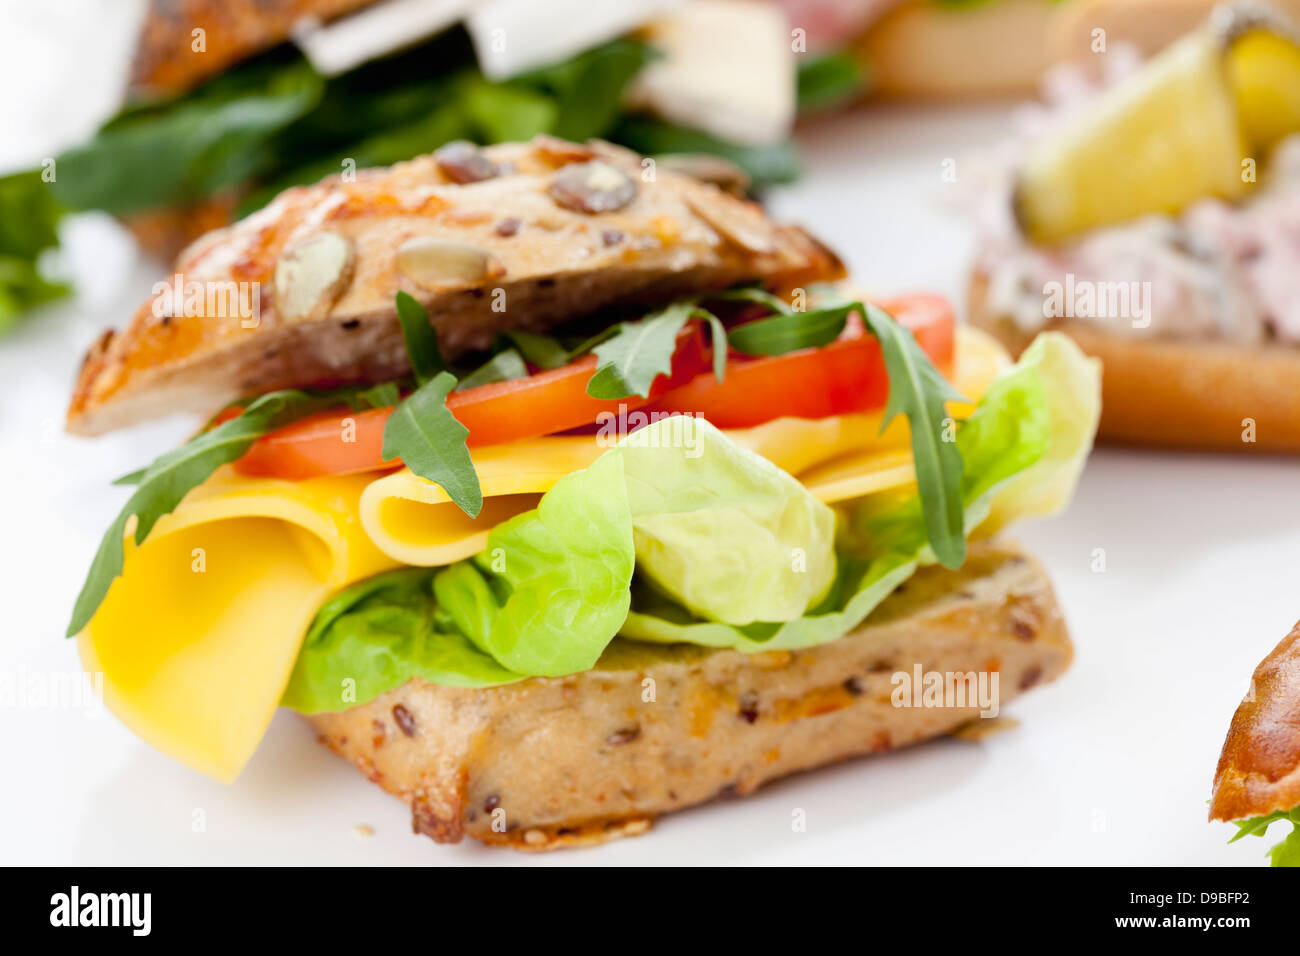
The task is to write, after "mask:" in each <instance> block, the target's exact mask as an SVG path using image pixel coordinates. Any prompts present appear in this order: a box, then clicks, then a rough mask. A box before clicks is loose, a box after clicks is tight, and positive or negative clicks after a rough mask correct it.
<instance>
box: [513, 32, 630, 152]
mask: <svg viewBox="0 0 1300 956" xmlns="http://www.w3.org/2000/svg"><path fill="white" fill-rule="evenodd" d="M655 56H656V52H655V51H654V50H653V49H651V48H650V47H649V46H647V45H646V44H644V43H638V42H636V41H635V40H626V39H620V40H614V41H613V42H611V43H607V44H605V45H604V46H599V47H596V48H595V49H593V50H587V51H585V52H583V53H579V54H578V55H577V56H575V57H574V58H573V59H571V60H566V61H564V62H563V63H558V64H556V65H554V66H547V67H543V68H541V69H538V70H533V71H531V72H529V73H525V74H524V75H522V76H520V77H518V78H516V80H514V81H512V82H513V83H517V84H526V85H529V86H533V87H536V88H537V89H539V90H542V91H544V92H546V93H549V94H550V95H551V96H552V97H554V98H555V100H556V106H557V110H556V115H555V120H554V124H553V125H552V127H551V129H550V133H551V135H552V136H558V137H560V138H561V139H567V140H571V141H572V142H575V143H581V142H585V141H586V140H589V139H592V138H595V137H601V136H605V135H607V134H608V133H609V131H610V129H611V128H612V127H613V126H614V124H615V123H616V122H617V121H618V118H619V116H620V115H621V114H622V112H623V103H624V93H625V91H626V89H627V87H628V85H629V84H630V83H631V82H632V79H633V78H634V77H635V76H636V75H637V74H638V73H640V72H641V70H642V69H643V68H644V67H645V66H646V64H648V63H649V62H650V61H651V60H652V59H654V58H655Z"/></svg>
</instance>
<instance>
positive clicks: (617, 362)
mask: <svg viewBox="0 0 1300 956" xmlns="http://www.w3.org/2000/svg"><path fill="white" fill-rule="evenodd" d="M696 308H697V307H696V305H695V303H694V302H693V301H685V302H674V303H673V304H672V305H670V306H668V307H667V308H666V309H663V310H661V311H659V312H654V313H651V314H650V315H648V316H646V317H645V318H643V319H640V320H639V321H636V322H624V323H622V324H621V325H619V326H618V332H617V333H616V334H615V335H614V336H613V337H611V338H609V339H606V340H605V341H604V342H602V343H600V344H599V345H597V346H596V348H595V350H594V351H595V353H596V357H597V359H598V360H599V362H598V364H597V366H596V374H595V375H593V376H592V377H591V381H589V382H588V383H587V394H588V395H590V396H591V397H592V398H603V399H611V400H612V399H619V398H627V397H628V396H629V395H640V396H641V397H642V398H646V397H648V396H649V395H650V386H651V384H652V383H653V382H654V380H655V379H656V378H658V377H659V376H660V375H665V374H667V373H669V372H671V371H672V367H673V352H674V351H676V349H677V333H678V332H680V331H681V330H682V326H684V325H685V324H686V322H687V320H688V319H690V318H691V316H692V315H694V314H695V311H696Z"/></svg>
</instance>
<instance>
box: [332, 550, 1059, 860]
mask: <svg viewBox="0 0 1300 956" xmlns="http://www.w3.org/2000/svg"><path fill="white" fill-rule="evenodd" d="M1071 655H1072V649H1071V646H1070V642H1069V638H1068V636H1067V634H1066V628H1065V623H1064V621H1063V619H1062V616H1061V612H1060V609H1059V607H1058V606H1057V603H1056V598H1055V596H1054V594H1053V593H1052V588H1051V584H1050V582H1049V581H1048V579H1047V576H1046V574H1045V572H1044V571H1043V569H1042V567H1041V566H1040V565H1039V564H1038V563H1037V562H1036V561H1034V560H1033V559H1032V558H1030V557H1028V556H1027V555H1025V554H1024V553H1023V552H1021V551H1020V550H1019V549H1018V548H1017V547H1016V546H1015V545H1013V544H1010V543H1008V542H1006V541H1002V540H993V541H988V542H982V543H979V544H976V545H974V546H972V548H971V551H970V555H969V557H968V558H967V560H966V563H965V565H964V566H963V567H962V568H961V569H960V570H959V571H947V570H944V569H942V568H937V567H936V568H926V569H923V570H921V571H919V572H918V573H917V574H916V575H914V576H913V577H912V578H911V579H910V580H908V581H907V582H906V583H905V584H903V585H901V586H900V587H899V588H898V589H897V591H896V592H895V593H894V594H893V595H891V596H890V597H889V598H888V599H887V600H886V601H885V602H884V603H883V604H881V606H880V607H879V608H877V610H876V611H875V612H874V613H873V614H872V615H871V616H870V617H869V618H868V620H867V621H866V622H865V623H864V624H863V625H862V626H861V627H860V628H858V629H857V630H856V631H854V632H853V633H852V634H850V635H848V636H846V637H843V638H841V639H839V640H836V641H832V642H830V643H828V644H823V645H820V646H817V647H813V648H809V649H806V650H800V651H794V652H790V651H772V652H766V653H761V654H756V655H747V654H742V653H739V652H736V651H721V650H709V649H706V648H701V647H693V646H687V645H674V646H664V647H660V646H655V645H647V644H636V643H632V642H629V641H615V643H614V644H612V645H611V646H610V648H609V649H608V650H607V651H606V653H605V655H604V656H603V657H602V658H601V660H600V662H599V663H598V664H597V665H596V667H595V668H593V669H592V670H590V671H588V672H586V673H583V674H576V675H573V676H571V677H563V678H532V679H529V680H526V681H523V682H521V683H519V684H513V685H508V686H504V687H496V688H489V689H484V690H465V689H458V688H451V687H438V686H434V685H431V684H426V683H423V682H422V681H419V680H414V681H411V682H410V683H408V684H405V685H404V686H402V687H399V688H397V689H396V690H393V691H390V692H389V693H387V694H384V695H383V696H381V697H379V698H376V699H375V700H373V701H371V702H369V703H367V704H364V705H361V706H358V707H354V708H352V709H351V710H347V711H343V712H342V713H338V714H318V715H315V716H313V717H310V718H309V719H310V721H311V722H312V724H313V725H314V726H315V728H316V729H317V731H319V733H320V739H321V741H322V742H323V743H324V744H326V745H327V746H328V747H330V748H331V749H332V750H334V751H335V752H336V753H338V754H339V755H341V756H343V757H347V758H348V759H349V760H351V761H352V762H353V763H355V764H356V765H357V767H358V769H360V770H361V772H362V773H363V774H365V775H366V777H368V778H369V779H370V780H372V781H373V782H375V783H377V784H379V785H380V786H381V787H383V788H384V789H385V790H387V791H388V792H390V793H392V794H395V795H396V796H398V797H400V798H401V799H402V800H403V801H404V802H405V803H406V804H407V805H408V806H409V807H410V808H411V813H412V825H413V827H414V829H415V831H416V832H419V833H424V834H427V835H428V836H430V837H432V838H433V839H434V840H436V841H438V842H439V843H455V842H458V841H460V840H461V839H462V838H463V837H465V836H471V837H474V838H475V839H478V840H482V841H483V842H485V843H491V844H502V845H507V846H512V847H515V848H518V849H525V850H546V849H555V848H559V847H566V846H574V845H583V844H592V843H601V842H604V841H606V840H610V839H613V838H615V837H620V836H628V835H632V834H636V833H640V832H644V831H645V830H646V829H648V828H649V826H650V823H651V821H653V819H654V818H655V817H657V816H658V815H660V814H663V813H668V812H670V811H673V810H679V809H681V808H683V807H688V806H691V805H692V804H697V803H702V802H704V801H707V800H711V799H713V798H715V797H718V796H726V795H732V794H747V793H750V792H752V791H753V790H755V789H756V788H757V787H758V786H760V785H761V784H763V783H765V782H767V781H769V780H774V779H776V778H778V777H782V776H785V775H787V774H791V773H795V772H798V771H801V770H807V769H810V768H813V767H819V766H822V765H824V764H828V763H833V762H835V761H838V760H843V759H845V758H848V757H853V756H857V755H860V754H868V753H881V752H884V751H887V750H894V749H896V748H899V747H904V746H907V745H908V744H913V743H916V742H918V741H921V740H925V739H927V738H930V737H935V736H938V735H940V734H946V733H949V732H950V731H953V730H955V729H956V728H958V727H960V726H962V725H963V724H965V723H967V722H969V721H971V720H972V719H978V718H979V714H980V706H979V705H978V703H975V702H973V701H971V700H969V699H967V700H966V703H967V706H947V707H896V706H894V704H893V702H892V695H893V692H894V687H895V685H894V680H893V678H894V675H895V674H899V673H906V674H907V675H908V676H909V677H911V676H913V675H914V667H915V666H917V665H919V666H920V667H921V669H922V671H923V672H924V673H930V672H938V673H941V674H949V673H951V674H961V675H966V674H978V673H979V672H984V673H985V674H993V673H996V675H997V680H998V686H997V691H998V693H997V700H998V703H999V704H1002V705H1004V704H1005V703H1006V702H1007V701H1009V700H1011V699H1012V698H1014V697H1016V696H1018V695H1019V694H1020V693H1022V692H1023V691H1026V690H1028V689H1029V688H1031V687H1034V686H1035V685H1037V684H1040V683H1043V682H1046V681H1050V680H1053V679H1054V678H1056V677H1057V676H1059V675H1060V674H1061V673H1062V672H1063V671H1064V670H1065V669H1066V667H1067V666H1068V665H1069V662H1070V659H1071ZM988 686H990V687H991V686H992V685H991V683H990V684H989V685H988ZM949 703H952V704H956V703H960V701H958V700H956V699H953V700H950V701H949ZM494 824H495V827H494Z"/></svg>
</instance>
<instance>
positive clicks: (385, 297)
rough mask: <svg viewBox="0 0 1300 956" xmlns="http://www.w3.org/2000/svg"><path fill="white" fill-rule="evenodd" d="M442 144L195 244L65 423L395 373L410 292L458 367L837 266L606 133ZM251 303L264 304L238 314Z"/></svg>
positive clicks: (79, 428) (86, 373)
mask: <svg viewBox="0 0 1300 956" xmlns="http://www.w3.org/2000/svg"><path fill="white" fill-rule="evenodd" d="M447 150H448V148H447V147H444V150H440V151H439V153H436V154H434V155H432V156H423V157H419V158H417V159H414V160H412V161H410V162H407V163H400V164H398V165H396V166H393V167H391V168H386V169H374V170H363V171H360V172H355V173H353V174H351V176H345V175H343V174H341V175H339V176H334V177H330V178H329V179H326V180H324V181H322V182H320V183H318V184H316V185H314V186H305V187H296V188H294V189H290V190H288V191H286V192H284V193H282V194H281V195H280V196H279V197H278V198H277V199H276V200H274V201H273V202H272V203H271V204H270V205H268V206H267V207H265V208H264V209H262V210H260V211H259V212H257V213H254V214H253V215H251V216H249V217H248V218H246V219H244V220H241V221H240V222H237V223H235V224H233V225H231V226H229V227H226V228H224V229H218V230H215V231H213V232H211V233H208V234H207V235H206V236H204V237H202V238H201V239H199V240H198V241H196V242H195V243H193V244H192V245H191V246H190V247H189V248H188V249H186V250H185V251H184V252H183V253H182V254H181V256H180V258H179V259H178V261H177V264H176V268H175V275H174V276H173V277H172V281H171V282H170V283H159V284H158V285H157V286H156V287H155V294H154V295H153V296H152V297H151V298H150V299H149V301H147V302H145V303H144V304H143V305H142V306H141V307H140V309H139V310H138V311H137V313H136V315H135V317H134V319H133V320H132V321H131V323H130V325H129V326H127V328H126V329H125V330H124V331H122V332H121V333H119V334H113V333H111V332H110V333H107V334H106V335H105V337H104V338H103V339H101V340H100V341H99V342H98V343H97V344H96V345H95V346H94V347H93V348H92V349H91V351H90V353H89V354H88V355H87V357H86V360H85V362H84V363H83V366H82V369H81V373H80V377H79V381H78V383H77V386H76V390H75V393H74V395H73V399H72V404H71V407H70V408H69V410H68V428H69V430H70V431H72V432H74V433H77V434H98V433H101V432H104V431H106V430H109V429H111V428H115V427H120V426H122V425H126V424H131V423H133V422H135V421H138V420H141V419H144V418H149V417H154V416H157V415H161V414H166V413H170V412H173V411H189V410H193V411H200V412H211V411H215V410H216V409H219V408H220V407H222V406H223V405H225V404H226V403H228V402H230V401H233V400H235V399H236V398H239V397H241V396H244V395H249V394H256V393H258V392H264V391H269V390H272V389H277V388H286V387H301V386H308V385H329V384H340V383H344V382H362V381H380V380H385V379H389V378H392V377H394V376H397V375H400V374H402V373H404V372H405V371H406V370H407V367H408V363H407V358H406V350H405V346H404V344H403V340H402V335H401V328H400V325H399V323H398V321H397V317H396V311H395V308H394V297H395V295H396V293H398V292H401V291H404V292H408V293H410V294H411V295H413V296H414V297H415V298H417V299H418V300H420V301H421V302H422V303H423V304H424V305H425V306H426V307H427V308H428V309H429V312H430V314H431V317H432V321H433V324H434V326H435V328H436V329H437V331H438V335H439V342H440V344H441V346H442V348H443V351H444V353H445V354H447V355H448V356H450V357H453V358H454V357H455V356H456V355H458V354H462V353H464V352H466V351H470V350H473V349H481V348H485V347H487V346H488V345H489V344H490V343H491V341H492V339H493V337H494V336H495V335H496V334H497V333H498V332H499V331H501V330H503V329H507V328H509V329H524V330H531V331H544V330H546V329H548V328H550V327H552V326H554V325H555V324H556V323H558V322H560V321H563V320H566V319H570V318H574V317H578V316H582V315H585V314H589V313H592V312H595V311H597V310H599V309H603V308H607V307H640V306H653V305H655V304H659V303H663V302H665V301H668V300H670V299H672V298H674V297H679V296H681V295H683V294H687V293H692V292H697V291H703V290H707V289H717V288H723V287H726V286H730V285H734V284H736V283H739V282H750V281H759V282H762V283H764V284H765V285H767V286H769V287H773V288H791V287H797V286H802V285H806V284H807V283H810V282H819V281H830V280H834V279H837V278H840V277H842V276H843V274H844V269H843V266H842V264H841V263H840V262H839V260H838V259H837V258H836V257H835V256H834V254H832V253H831V252H829V251H828V250H827V249H826V248H825V247H824V246H822V245H821V244H819V243H818V242H817V241H815V240H814V239H812V238H810V237H809V236H808V235H807V234H805V233H804V232H803V231H801V230H799V229H797V228H794V227H790V226H782V225H778V224H776V223H774V222H772V221H771V220H769V219H768V218H767V216H766V215H765V214H764V213H763V211H762V210H761V209H760V208H759V207H758V206H757V205H755V204H753V203H750V202H746V201H745V200H743V199H739V198H737V197H735V196H733V195H731V194H729V193H727V192H724V191H723V190H721V189H719V188H718V187H716V186H714V185H712V184H710V183H706V182H702V181H700V180H697V179H694V178H691V177H689V176H686V175H682V174H679V173H675V172H672V171H670V170H668V169H665V168H656V166H655V165H654V163H653V161H651V160H644V159H642V157H640V156H638V155H637V154H635V153H632V152H630V151H628V150H625V149H621V148H619V147H616V146H612V145H610V144H608V143H604V142H591V143H588V144H574V143H568V142H564V141H561V140H556V139H553V138H550V137H539V138H537V139H535V140H533V141H532V142H530V143H510V144H502V145H499V146H493V147H488V148H486V149H483V150H472V149H471V148H469V147H468V146H467V145H466V146H463V147H461V148H459V149H457V148H455V147H453V148H452V149H451V150H450V151H447ZM178 292H179V293H180V295H179V296H178V295H177V293H178ZM251 293H257V294H256V295H253V294H251ZM240 296H245V298H243V299H240V298H239V297H240ZM237 299H238V301H236V300H237ZM200 300H201V301H200ZM253 301H256V302H257V303H258V308H257V310H256V314H250V313H251V312H252V311H253V310H251V309H245V308H241V307H238V306H241V305H242V304H244V303H246V302H247V303H251V302H253ZM196 312H201V313H204V314H194V313H196ZM213 313H216V314H213ZM232 313H233V314H232Z"/></svg>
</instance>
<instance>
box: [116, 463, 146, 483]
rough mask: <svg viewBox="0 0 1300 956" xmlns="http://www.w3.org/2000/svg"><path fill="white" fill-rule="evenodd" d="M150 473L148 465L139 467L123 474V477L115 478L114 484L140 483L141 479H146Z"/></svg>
mask: <svg viewBox="0 0 1300 956" xmlns="http://www.w3.org/2000/svg"><path fill="white" fill-rule="evenodd" d="M148 473H149V468H148V466H145V467H144V468H140V469H137V470H136V471H132V472H128V473H127V474H125V475H123V476H122V477H121V478H114V479H113V484H115V485H138V484H140V482H141V481H143V480H144V476H145V475H147V474H148Z"/></svg>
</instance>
